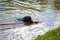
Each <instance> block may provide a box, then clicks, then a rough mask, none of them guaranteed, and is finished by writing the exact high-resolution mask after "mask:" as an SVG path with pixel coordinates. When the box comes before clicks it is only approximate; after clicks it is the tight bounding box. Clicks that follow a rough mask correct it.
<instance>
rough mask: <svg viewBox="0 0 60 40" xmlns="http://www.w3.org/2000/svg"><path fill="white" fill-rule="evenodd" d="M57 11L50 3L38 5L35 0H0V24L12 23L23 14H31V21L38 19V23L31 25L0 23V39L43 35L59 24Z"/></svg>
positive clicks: (25, 38) (24, 38)
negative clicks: (30, 0) (30, 1)
mask: <svg viewBox="0 0 60 40" xmlns="http://www.w3.org/2000/svg"><path fill="white" fill-rule="evenodd" d="M59 13H60V12H59V11H57V10H54V9H53V7H51V5H40V4H39V2H35V1H32V3H29V1H18V0H12V1H10V2H6V0H5V1H4V0H2V1H0V24H1V23H14V22H16V18H23V17H24V16H31V17H32V20H33V21H39V23H38V24H35V25H31V26H23V25H21V24H16V25H0V40H33V38H35V37H37V36H38V35H43V34H44V33H45V32H47V31H49V30H51V29H54V28H56V27H57V26H59V24H60V22H59V20H60V16H59V15H60V14H59ZM40 21H42V23H40Z"/></svg>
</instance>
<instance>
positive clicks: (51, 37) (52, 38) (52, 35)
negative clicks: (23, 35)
mask: <svg viewBox="0 0 60 40" xmlns="http://www.w3.org/2000/svg"><path fill="white" fill-rule="evenodd" d="M35 40H60V27H59V28H56V29H55V30H51V31H49V32H47V33H46V34H44V35H42V36H40V35H38V37H37V38H35Z"/></svg>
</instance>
